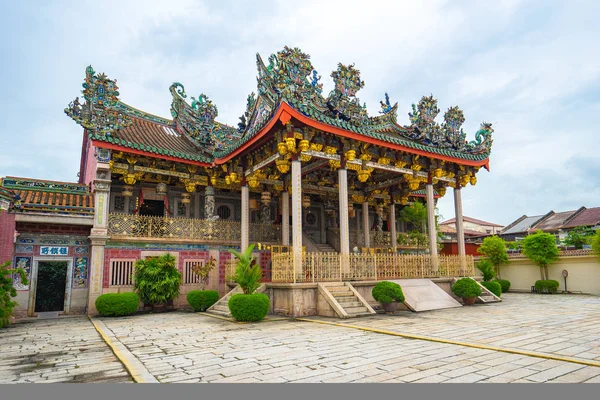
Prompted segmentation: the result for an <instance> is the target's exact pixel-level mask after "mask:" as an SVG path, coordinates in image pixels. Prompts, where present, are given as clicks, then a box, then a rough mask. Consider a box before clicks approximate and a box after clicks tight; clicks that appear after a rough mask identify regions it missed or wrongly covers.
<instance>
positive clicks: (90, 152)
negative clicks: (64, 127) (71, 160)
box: [81, 141, 98, 189]
mask: <svg viewBox="0 0 600 400" xmlns="http://www.w3.org/2000/svg"><path fill="white" fill-rule="evenodd" d="M87 146H88V148H87V152H86V153H85V173H84V175H83V180H82V181H81V182H82V183H84V184H86V185H89V184H90V182H92V181H93V180H94V178H95V177H96V166H97V165H98V160H96V157H94V153H96V146H93V145H92V143H91V142H90V141H88V142H87ZM92 189H93V187H92Z"/></svg>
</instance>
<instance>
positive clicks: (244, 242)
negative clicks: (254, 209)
mask: <svg viewBox="0 0 600 400" xmlns="http://www.w3.org/2000/svg"><path fill="white" fill-rule="evenodd" d="M241 212H242V224H241V225H242V229H241V231H242V232H241V233H242V235H241V236H242V237H241V248H240V250H241V251H244V250H246V249H247V248H248V246H249V244H250V243H249V236H248V230H249V228H250V189H249V188H248V185H247V184H246V183H244V185H243V186H242V211H241Z"/></svg>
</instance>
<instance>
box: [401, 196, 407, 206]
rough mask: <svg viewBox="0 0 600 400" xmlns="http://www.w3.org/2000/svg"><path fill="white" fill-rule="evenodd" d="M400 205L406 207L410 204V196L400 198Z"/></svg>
mask: <svg viewBox="0 0 600 400" xmlns="http://www.w3.org/2000/svg"><path fill="white" fill-rule="evenodd" d="M400 204H401V205H403V206H405V205H407V204H408V196H403V197H401V198H400Z"/></svg>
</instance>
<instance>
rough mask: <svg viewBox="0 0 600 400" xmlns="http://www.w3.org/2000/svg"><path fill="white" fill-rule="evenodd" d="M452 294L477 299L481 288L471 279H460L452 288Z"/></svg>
mask: <svg viewBox="0 0 600 400" xmlns="http://www.w3.org/2000/svg"><path fill="white" fill-rule="evenodd" d="M452 293H454V294H455V295H457V296H458V297H467V298H468V297H477V296H480V295H481V287H479V284H478V283H477V282H476V281H474V280H473V279H471V278H462V279H459V280H458V281H456V283H455V284H454V285H453V286H452Z"/></svg>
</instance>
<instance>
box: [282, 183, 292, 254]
mask: <svg viewBox="0 0 600 400" xmlns="http://www.w3.org/2000/svg"><path fill="white" fill-rule="evenodd" d="M281 244H283V245H284V246H289V245H290V192H288V191H287V190H286V191H285V192H283V193H281Z"/></svg>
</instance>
